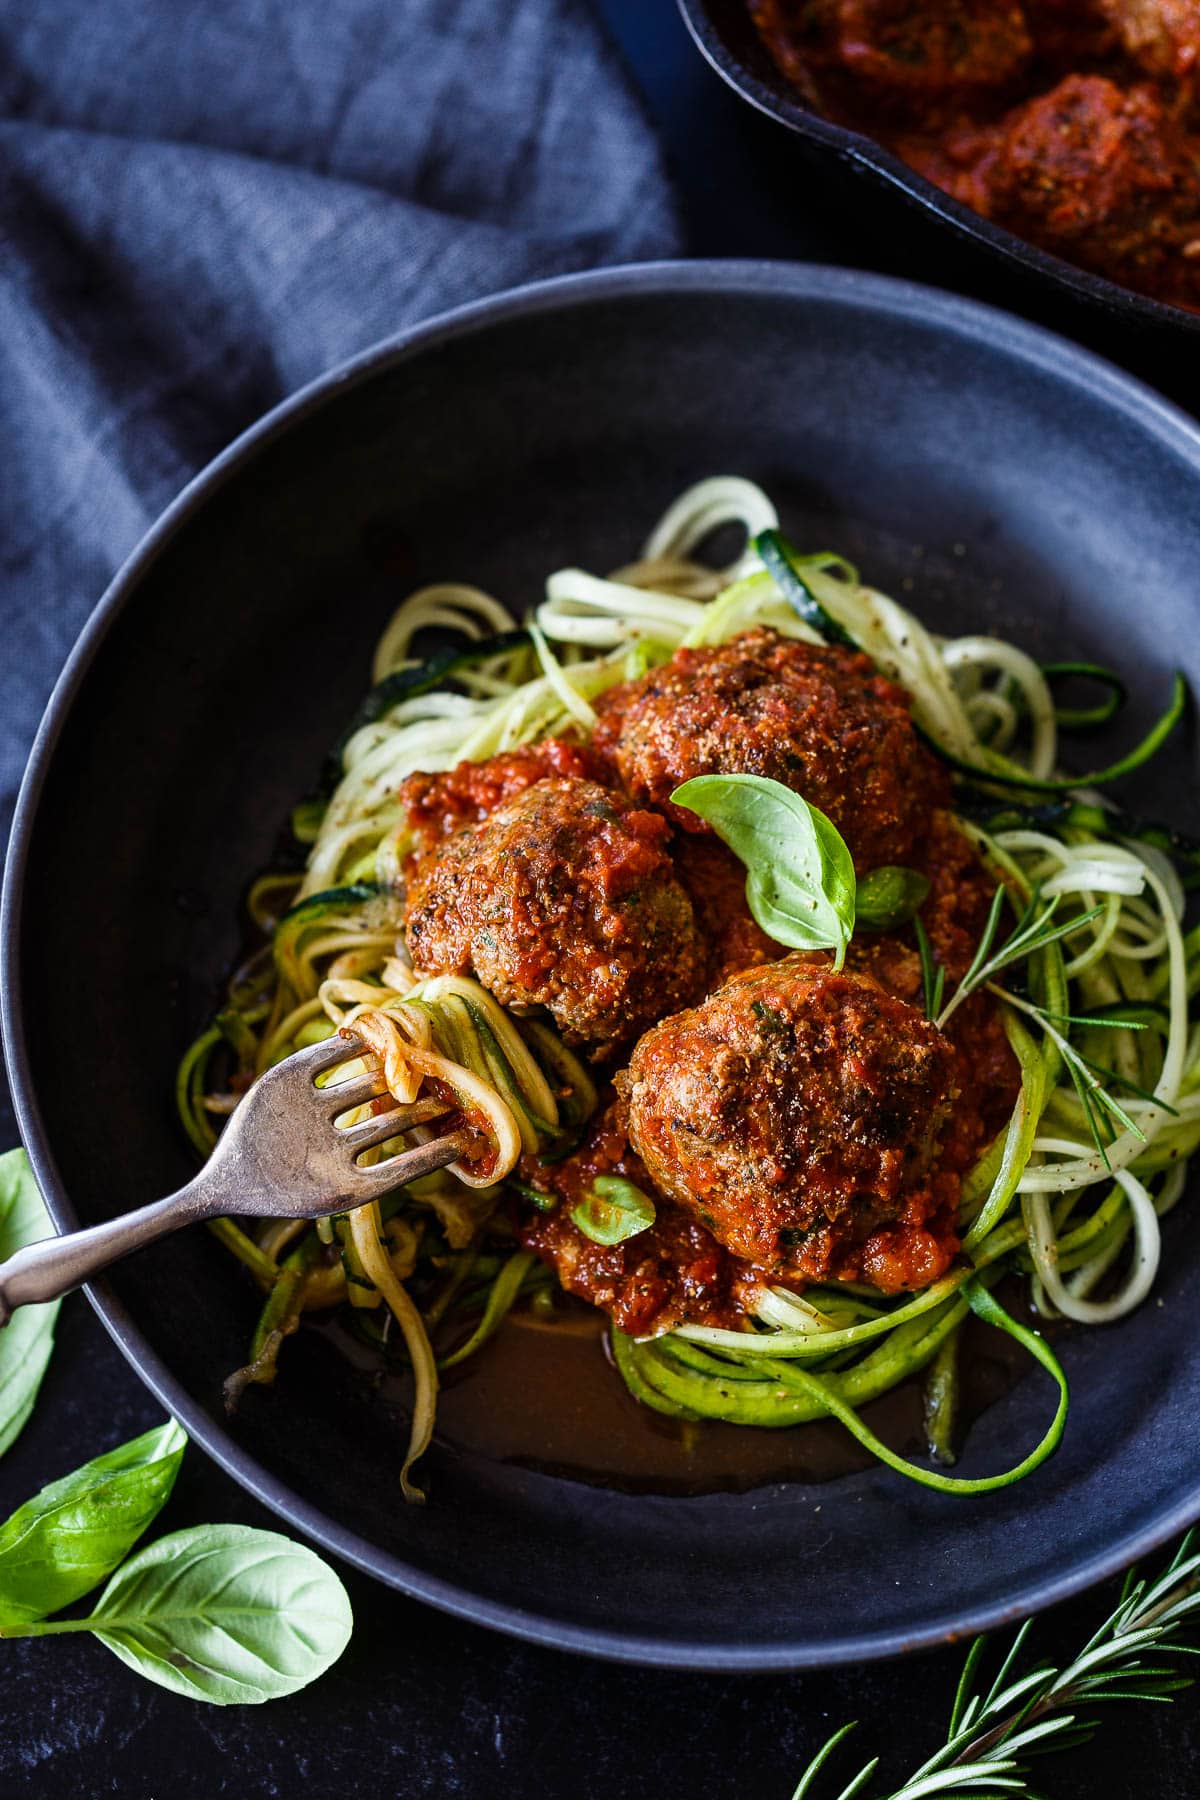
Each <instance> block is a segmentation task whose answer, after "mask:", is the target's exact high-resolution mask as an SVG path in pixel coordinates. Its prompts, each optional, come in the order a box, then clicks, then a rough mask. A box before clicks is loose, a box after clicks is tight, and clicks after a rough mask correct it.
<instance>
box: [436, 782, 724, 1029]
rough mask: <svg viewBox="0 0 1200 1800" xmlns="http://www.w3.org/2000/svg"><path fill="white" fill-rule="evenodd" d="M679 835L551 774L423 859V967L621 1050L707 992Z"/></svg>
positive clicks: (591, 786)
mask: <svg viewBox="0 0 1200 1800" xmlns="http://www.w3.org/2000/svg"><path fill="white" fill-rule="evenodd" d="M669 837H670V828H669V826H668V825H667V824H666V822H665V821H664V820H663V819H661V818H659V817H658V815H657V814H655V813H650V812H640V811H638V810H637V809H636V808H634V807H633V806H631V805H630V804H629V803H628V802H627V801H625V800H623V799H621V798H620V796H619V795H616V794H612V793H609V792H608V791H607V790H606V789H605V788H602V787H600V786H598V785H597V784H596V783H595V782H593V781H586V780H582V779H578V778H548V779H546V780H544V781H538V782H535V783H534V785H533V786H532V787H529V788H526V789H525V791H524V792H523V793H519V794H517V795H516V796H515V797H514V798H512V799H511V800H508V801H506V802H505V803H504V804H503V805H501V806H499V807H497V808H496V810H495V811H494V812H493V813H491V814H489V816H488V817H487V818H485V819H482V820H481V821H479V822H478V823H477V824H475V825H471V826H468V827H467V828H466V829H465V830H463V831H459V832H457V833H456V834H455V835H454V836H453V837H451V838H449V839H448V840H447V842H446V843H445V844H444V845H443V847H442V848H441V850H440V852H439V853H437V854H431V855H430V856H428V857H427V858H425V860H424V861H423V862H422V863H421V864H420V866H419V868H418V870H417V873H416V875H415V876H414V879H413V881H412V884H411V886H410V888H409V891H408V896H407V901H406V907H405V932H406V935H407V939H408V947H409V951H410V953H411V955H412V959H413V963H414V965H415V967H416V968H417V969H419V970H421V971H423V972H425V973H434V972H437V973H457V974H466V973H468V972H472V973H474V974H475V975H476V976H477V977H478V979H479V980H480V981H481V982H482V983H483V985H484V987H486V988H488V989H489V990H490V991H491V992H492V993H493V994H494V995H495V996H496V998H497V1000H499V1001H500V1002H501V1004H502V1005H505V1006H517V1007H522V1006H524V1007H530V1006H544V1007H546V1008H547V1009H548V1010H549V1012H550V1013H551V1014H552V1015H553V1017H554V1019H555V1021H556V1023H557V1025H558V1027H559V1029H560V1031H561V1033H562V1036H563V1038H564V1040H565V1042H567V1043H569V1044H583V1045H587V1046H589V1048H590V1052H591V1054H592V1055H593V1056H594V1057H595V1058H597V1059H598V1058H600V1057H603V1056H606V1055H609V1054H611V1052H612V1051H613V1050H614V1049H615V1048H616V1046H617V1045H618V1044H620V1043H623V1042H626V1041H628V1040H629V1039H631V1038H633V1037H636V1036H637V1034H638V1032H639V1031H641V1030H643V1029H644V1028H645V1027H646V1026H647V1025H648V1024H650V1023H651V1022H652V1021H653V1020H654V1019H656V1018H659V1017H661V1015H662V1014H663V1013H665V1012H671V1011H673V1010H674V1009H675V1008H677V1007H679V1006H681V1005H684V1004H685V1003H686V1002H687V1001H688V1000H690V999H691V998H692V997H693V996H694V994H695V993H696V992H697V991H698V988H699V984H700V982H701V979H702V975H703V968H704V949H703V946H702V944H701V941H700V938H699V934H698V932H697V930H696V925H695V921H694V919H693V917H692V906H691V902H690V900H689V899H688V897H687V895H686V894H685V893H684V891H683V889H682V887H681V886H680V884H679V882H678V881H677V880H676V878H675V873H674V870H673V868H672V865H671V859H670V857H669V856H668V854H667V850H666V844H667V841H668V839H669Z"/></svg>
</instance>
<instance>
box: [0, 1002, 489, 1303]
mask: <svg viewBox="0 0 1200 1800" xmlns="http://www.w3.org/2000/svg"><path fill="white" fill-rule="evenodd" d="M362 1053H363V1045H362V1043H361V1042H360V1041H359V1039H357V1038H355V1037H354V1036H352V1035H351V1034H349V1033H346V1034H343V1035H339V1036H338V1037H336V1038H332V1039H328V1040H326V1041H325V1042H323V1043H320V1044H314V1045H313V1046H312V1048H311V1049H307V1050H298V1051H296V1053H295V1054H294V1055H292V1056H289V1057H287V1058H286V1059H285V1060H284V1061H283V1062H281V1063H277V1064H276V1065H275V1067H274V1068H273V1069H268V1070H267V1072H266V1074H265V1075H262V1076H260V1077H259V1079H258V1080H257V1081H256V1082H255V1084H254V1086H253V1087H252V1088H251V1089H250V1090H249V1092H248V1093H247V1094H245V1095H244V1096H243V1098H242V1099H241V1100H240V1101H239V1102H238V1105H237V1106H236V1107H235V1108H234V1111H233V1112H232V1114H231V1115H230V1118H229V1123H228V1124H227V1125H226V1127H225V1130H224V1131H223V1132H222V1133H221V1136H220V1137H219V1138H218V1140H217V1146H216V1149H215V1150H214V1151H213V1153H212V1156H211V1157H210V1158H209V1160H208V1162H206V1163H205V1165H204V1167H203V1168H202V1169H201V1171H200V1173H199V1174H198V1175H197V1176H196V1177H195V1179H194V1180H193V1181H189V1182H188V1184H187V1186H186V1187H183V1188H180V1190H179V1192H178V1193H176V1194H170V1195H168V1197H167V1198H166V1199H165V1200H155V1201H152V1202H151V1204H150V1205H149V1206H142V1207H139V1208H138V1210H137V1211H136V1212H130V1213H123V1214H122V1215H121V1217H120V1218H116V1219H108V1220H106V1221H105V1222H104V1224H102V1225H90V1226H88V1228H87V1229H86V1230H85V1231H72V1232H68V1233H67V1234H66V1235H65V1236H62V1237H54V1238H46V1239H43V1241H42V1242H41V1243H38V1244H29V1245H27V1246H26V1248H25V1249H24V1250H18V1251H17V1253H16V1255H15V1256H10V1257H9V1259H8V1261H7V1262H5V1263H0V1326H4V1325H7V1324H8V1321H9V1320H10V1319H11V1318H12V1315H13V1313H14V1311H15V1310H16V1308H17V1307H18V1306H28V1305H30V1304H31V1303H32V1302H34V1301H39V1300H56V1299H57V1298H58V1296H59V1295H60V1294H65V1293H68V1292H69V1291H70V1289H71V1288H76V1287H80V1286H82V1284H83V1283H84V1282H85V1281H90V1280H91V1278H92V1276H93V1275H98V1274H99V1273H100V1271H101V1269H106V1268H107V1267H108V1266H109V1264H110V1263H114V1262H117V1261H118V1260H119V1259H120V1258H121V1257H123V1256H131V1255H132V1254H133V1252H134V1251H135V1250H142V1249H145V1247H146V1245H147V1244H153V1243H155V1242H156V1241H157V1239H159V1238H161V1237H165V1236H166V1235H167V1233H168V1232H171V1231H178V1229H179V1227H180V1226H181V1225H194V1224H196V1223H198V1222H199V1221H201V1220H204V1219H217V1218H222V1217H224V1216H225V1215H226V1214H227V1213H238V1214H242V1215H245V1216H248V1217H250V1218H275V1219H319V1218H322V1217H324V1216H326V1215H328V1214H330V1213H341V1212H350V1211H352V1210H353V1209H354V1208H355V1207H356V1206H363V1205H365V1204H366V1202H367V1201H368V1200H378V1199H379V1198H380V1197H381V1196H382V1195H383V1194H387V1193H390V1192H391V1190H392V1189H393V1188H397V1187H402V1186H403V1185H404V1183H405V1182H407V1181H416V1180H417V1179H418V1178H419V1177H420V1176H422V1175H429V1174H431V1173H432V1171H433V1170H434V1169H442V1168H445V1166H446V1164H447V1163H451V1162H454V1161H455V1160H456V1158H458V1157H459V1156H461V1155H463V1154H464V1152H465V1151H466V1150H467V1149H469V1148H470V1145H471V1142H472V1139H473V1137H474V1135H475V1134H474V1133H472V1132H471V1131H469V1130H461V1131H456V1132H454V1133H452V1134H451V1135H450V1136H448V1137H435V1138H432V1139H431V1140H430V1141H429V1142H428V1143H419V1144H416V1145H414V1146H413V1147H412V1148H411V1149H407V1150H402V1151H401V1152H400V1153H399V1154H398V1155H396V1156H393V1157H390V1158H388V1159H387V1161H385V1162H381V1163H376V1164H374V1165H373V1166H372V1167H371V1168H364V1167H362V1165H361V1164H360V1163H359V1162H358V1161H357V1158H358V1157H359V1156H360V1155H361V1154H362V1152H363V1151H364V1150H369V1149H372V1148H373V1147H374V1146H375V1145H377V1144H382V1143H383V1142H384V1141H385V1140H386V1139H388V1138H394V1137H400V1136H401V1135H402V1134H403V1133H405V1132H407V1131H411V1130H412V1128H413V1127H414V1126H416V1125H425V1124H428V1122H429V1121H430V1120H432V1119H436V1118H439V1117H441V1116H443V1115H444V1114H446V1113H447V1112H449V1111H450V1110H451V1103H450V1102H448V1101H443V1100H438V1099H428V1100H417V1101H416V1102H415V1103H414V1104H413V1105H411V1106H399V1107H392V1108H391V1109H389V1110H388V1111H387V1112H381V1113H377V1114H375V1115H374V1117H372V1118H370V1119H364V1120H362V1121H361V1123H359V1124H357V1125H348V1126H338V1125H337V1124H336V1123H335V1121H336V1119H337V1118H338V1117H339V1115H341V1114H343V1113H347V1112H349V1111H350V1110H351V1108H353V1107H357V1106H363V1105H365V1104H366V1103H367V1101H369V1100H375V1099H378V1098H379V1097H380V1096H381V1095H382V1094H384V1093H385V1092H386V1091H387V1090H386V1087H385V1084H384V1080H383V1076H382V1075H381V1074H379V1073H378V1072H369V1073H365V1074H361V1075H354V1076H351V1077H349V1078H348V1079H346V1080H343V1081H340V1082H331V1083H329V1084H328V1085H326V1086H324V1087H317V1085H316V1077H317V1076H319V1075H327V1074H329V1073H331V1072H332V1071H333V1070H334V1069H335V1068H336V1067H337V1066H338V1064H339V1063H344V1062H346V1061H347V1060H348V1059H352V1058H354V1057H357V1056H361V1055H362Z"/></svg>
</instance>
